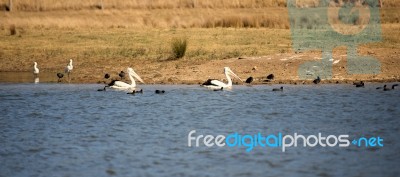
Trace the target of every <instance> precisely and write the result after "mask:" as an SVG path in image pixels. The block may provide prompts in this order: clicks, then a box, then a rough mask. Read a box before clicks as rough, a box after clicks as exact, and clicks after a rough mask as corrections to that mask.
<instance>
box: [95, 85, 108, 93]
mask: <svg viewBox="0 0 400 177" xmlns="http://www.w3.org/2000/svg"><path fill="white" fill-rule="evenodd" d="M106 87H107V86H104V88H103V89H97V91H99V92H101V91H106Z"/></svg>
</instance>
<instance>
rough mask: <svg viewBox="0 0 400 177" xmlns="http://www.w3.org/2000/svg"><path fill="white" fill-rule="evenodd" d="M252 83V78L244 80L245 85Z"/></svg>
mask: <svg viewBox="0 0 400 177" xmlns="http://www.w3.org/2000/svg"><path fill="white" fill-rule="evenodd" d="M253 81H254V78H253V77H249V78H247V79H246V83H248V84H251V83H252V82H253Z"/></svg>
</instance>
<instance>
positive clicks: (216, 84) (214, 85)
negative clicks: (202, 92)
mask: <svg viewBox="0 0 400 177" xmlns="http://www.w3.org/2000/svg"><path fill="white" fill-rule="evenodd" d="M224 73H225V76H226V79H227V80H228V83H223V82H221V81H219V80H213V79H208V80H207V81H206V82H204V83H203V84H202V86H203V87H207V88H209V89H222V88H223V89H225V88H232V79H231V77H230V76H233V77H234V78H237V79H239V80H240V81H242V82H243V80H242V79H240V78H239V76H237V75H236V74H235V73H233V71H232V70H231V69H230V68H229V67H224Z"/></svg>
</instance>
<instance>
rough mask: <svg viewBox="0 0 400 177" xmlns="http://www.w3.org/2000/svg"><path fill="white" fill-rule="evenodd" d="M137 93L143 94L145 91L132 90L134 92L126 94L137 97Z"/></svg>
mask: <svg viewBox="0 0 400 177" xmlns="http://www.w3.org/2000/svg"><path fill="white" fill-rule="evenodd" d="M136 93H143V89H140V90H139V91H136V90H132V92H129V93H126V94H131V95H135V94H136Z"/></svg>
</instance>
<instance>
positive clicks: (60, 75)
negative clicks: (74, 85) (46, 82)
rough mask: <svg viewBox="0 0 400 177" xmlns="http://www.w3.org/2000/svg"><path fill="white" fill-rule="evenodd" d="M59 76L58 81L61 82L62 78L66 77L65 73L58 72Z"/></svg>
mask: <svg viewBox="0 0 400 177" xmlns="http://www.w3.org/2000/svg"><path fill="white" fill-rule="evenodd" d="M57 77H58V82H61V78H63V77H64V74H63V73H57Z"/></svg>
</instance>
